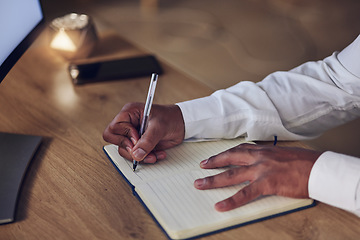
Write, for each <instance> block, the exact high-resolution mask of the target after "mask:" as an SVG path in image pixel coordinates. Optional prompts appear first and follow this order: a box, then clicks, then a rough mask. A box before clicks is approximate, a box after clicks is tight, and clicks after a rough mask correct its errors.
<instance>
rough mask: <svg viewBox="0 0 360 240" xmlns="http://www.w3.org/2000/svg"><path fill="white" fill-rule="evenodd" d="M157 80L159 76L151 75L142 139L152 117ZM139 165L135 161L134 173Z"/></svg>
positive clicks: (142, 122)
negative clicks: (151, 111)
mask: <svg viewBox="0 0 360 240" xmlns="http://www.w3.org/2000/svg"><path fill="white" fill-rule="evenodd" d="M157 80H158V74H157V73H153V74H152V75H151V80H150V86H149V91H148V95H147V97H146V102H145V108H144V114H143V118H142V121H141V126H140V131H139V135H140V137H141V136H142V135H143V134H144V132H145V129H146V125H147V122H148V119H149V116H150V110H151V106H152V103H153V100H154V94H155V89H156V83H157ZM137 165H138V161H135V160H133V171H135V169H136V167H137Z"/></svg>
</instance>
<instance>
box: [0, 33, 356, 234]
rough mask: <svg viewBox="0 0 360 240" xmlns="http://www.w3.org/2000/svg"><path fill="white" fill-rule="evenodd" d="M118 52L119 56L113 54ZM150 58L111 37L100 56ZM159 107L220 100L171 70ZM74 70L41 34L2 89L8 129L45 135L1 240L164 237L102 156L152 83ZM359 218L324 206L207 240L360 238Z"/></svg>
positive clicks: (1, 121) (3, 127)
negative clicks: (75, 78)
mask: <svg viewBox="0 0 360 240" xmlns="http://www.w3.org/2000/svg"><path fill="white" fill-rule="evenodd" d="M114 52H115V54H113V53H114ZM138 54H142V51H141V50H139V49H136V48H135V47H134V46H132V45H131V44H129V43H127V42H125V41H123V40H122V39H121V38H119V37H118V36H116V35H115V34H113V33H106V34H103V36H102V40H101V44H100V47H99V49H98V50H97V51H96V53H95V55H96V57H100V58H101V57H105V56H110V55H112V56H110V57H114V56H115V55H116V56H117V57H120V56H133V55H138ZM163 67H164V69H165V74H163V75H162V76H161V77H160V81H159V83H158V89H157V96H156V98H155V102H156V103H161V104H169V103H175V102H178V101H182V100H187V99H192V98H195V97H202V96H205V95H208V94H210V93H211V92H212V90H210V89H209V88H208V87H206V86H205V85H203V84H202V83H200V82H197V81H195V80H193V79H190V78H188V77H187V76H186V75H185V74H183V73H180V72H177V71H175V70H173V69H171V68H170V67H168V66H167V65H166V64H163ZM66 68H67V62H66V61H64V60H63V59H61V58H60V57H59V56H57V55H55V54H54V53H52V52H50V51H49V50H48V48H47V47H46V41H45V36H44V35H43V36H42V37H41V38H40V39H39V40H38V41H37V42H36V44H35V45H34V46H32V47H31V49H30V50H29V51H28V52H27V53H26V54H25V55H24V56H23V57H22V58H21V60H20V61H19V62H18V64H17V65H16V66H15V67H14V69H13V70H12V71H11V72H10V74H9V75H8V76H7V77H6V79H5V80H4V82H3V83H2V84H1V85H0V131H5V132H14V133H23V134H33V135H41V136H44V141H43V143H42V145H41V147H40V149H39V152H38V153H37V155H36V157H35V158H34V159H33V161H32V164H31V166H30V168H29V171H28V174H27V176H26V178H25V181H24V185H23V188H22V190H21V194H20V199H19V203H18V211H17V215H16V220H17V221H16V222H14V223H12V224H7V225H1V226H0V239H77V240H78V239H86V240H89V239H166V236H165V235H164V234H163V232H162V231H161V230H160V228H159V227H158V226H157V224H156V223H155V222H154V221H153V219H152V218H151V217H150V215H149V214H148V213H147V212H146V210H145V209H144V208H143V206H142V205H141V204H140V202H139V201H138V200H137V199H136V198H135V197H134V196H133V195H132V193H131V189H130V187H129V186H128V184H127V183H126V182H125V180H124V179H123V178H122V177H121V176H120V175H119V174H118V172H117V170H116V169H115V168H114V167H113V166H112V164H111V163H110V161H109V160H108V159H107V157H106V156H105V154H104V153H103V150H102V147H103V145H104V144H106V143H105V142H104V141H103V140H102V132H103V130H104V128H105V127H106V125H107V124H108V123H109V122H110V121H111V120H112V118H113V117H114V116H115V115H116V114H117V112H118V111H119V110H120V109H121V107H122V106H123V104H125V103H126V102H129V101H145V96H146V92H147V88H148V84H149V78H139V79H133V80H126V81H116V82H106V83H105V82H104V83H96V84H89V85H84V86H74V85H73V84H72V83H71V81H70V79H69V77H68V75H67V71H66ZM359 224H360V219H359V218H357V217H355V216H353V215H352V214H349V213H346V212H345V211H342V210H339V209H336V208H333V207H329V206H327V205H325V204H321V203H319V204H318V205H317V206H316V207H314V208H311V209H307V210H304V211H300V212H296V213H293V214H289V215H285V216H281V217H277V218H274V219H270V220H266V221H262V222H259V223H254V224H251V225H248V226H244V227H240V228H236V229H233V230H229V231H225V232H222V233H218V234H215V235H211V236H208V237H205V238H204V239H326V240H328V239H356V238H358V236H359V235H360V230H359V227H358V226H359Z"/></svg>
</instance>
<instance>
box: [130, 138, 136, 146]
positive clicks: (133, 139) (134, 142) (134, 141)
mask: <svg viewBox="0 0 360 240" xmlns="http://www.w3.org/2000/svg"><path fill="white" fill-rule="evenodd" d="M130 140H131V142H132V143H133V144H134V145H136V140H135V138H133V137H132V138H130Z"/></svg>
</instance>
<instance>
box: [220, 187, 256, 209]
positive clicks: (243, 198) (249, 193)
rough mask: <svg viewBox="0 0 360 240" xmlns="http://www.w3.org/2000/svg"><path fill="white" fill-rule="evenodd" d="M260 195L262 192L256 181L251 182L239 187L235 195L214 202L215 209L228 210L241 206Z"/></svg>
mask: <svg viewBox="0 0 360 240" xmlns="http://www.w3.org/2000/svg"><path fill="white" fill-rule="evenodd" d="M261 195H262V194H261V190H260V188H259V184H258V182H253V183H251V184H250V185H248V186H246V187H244V188H243V189H241V190H240V191H239V192H237V193H236V194H235V195H233V196H231V197H229V198H227V199H225V200H223V201H220V202H218V203H216V204H215V209H216V210H217V211H219V212H225V211H229V210H232V209H235V208H238V207H240V206H243V205H245V204H247V203H249V202H251V201H253V200H255V199H256V198H258V197H260V196H261Z"/></svg>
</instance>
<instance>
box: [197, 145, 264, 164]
mask: <svg viewBox="0 0 360 240" xmlns="http://www.w3.org/2000/svg"><path fill="white" fill-rule="evenodd" d="M258 150H259V147H258V146H257V145H255V144H248V143H244V144H240V145H238V146H236V147H233V148H231V149H228V150H226V151H224V152H222V153H220V154H218V155H215V156H212V157H210V158H209V159H206V160H203V161H202V162H200V167H201V168H205V169H209V168H218V167H225V166H229V165H238V166H246V165H251V164H254V163H256V162H257V161H258V160H259V158H258V157H259V156H258V154H257V153H258Z"/></svg>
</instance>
